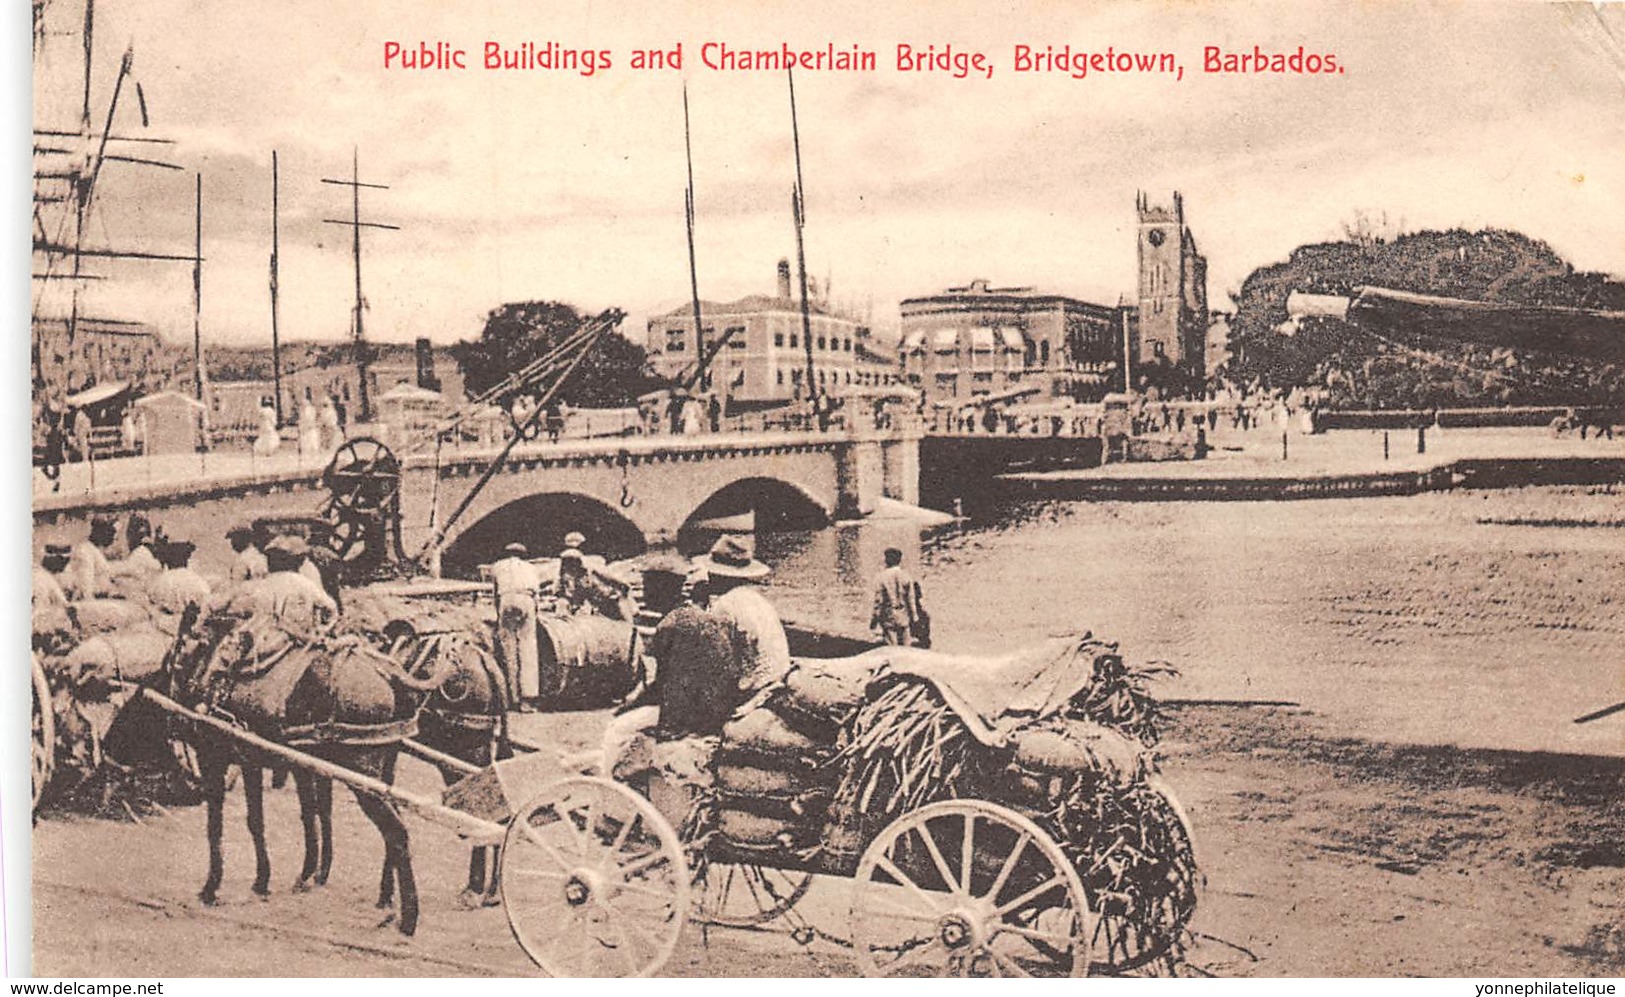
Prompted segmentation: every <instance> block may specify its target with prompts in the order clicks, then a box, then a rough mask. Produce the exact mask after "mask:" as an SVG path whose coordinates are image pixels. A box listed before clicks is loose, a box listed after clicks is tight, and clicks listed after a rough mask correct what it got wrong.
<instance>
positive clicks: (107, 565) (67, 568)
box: [33, 512, 341, 653]
mask: <svg viewBox="0 0 1625 997" xmlns="http://www.w3.org/2000/svg"><path fill="white" fill-rule="evenodd" d="M227 538H228V540H229V541H230V543H231V546H232V549H233V551H234V552H235V558H234V559H233V561H232V563H231V567H230V570H229V572H228V573H227V575H226V576H225V577H224V578H218V577H217V578H213V579H211V578H209V577H208V576H207V575H205V574H203V573H200V572H198V571H196V570H195V569H194V568H193V567H192V555H193V553H194V552H195V551H196V549H197V548H196V545H195V544H193V543H192V542H190V541H188V540H183V539H177V538H174V537H171V536H169V535H168V534H167V533H166V532H165V531H164V529H163V528H161V527H160V528H156V529H155V528H154V527H153V526H152V524H151V522H150V521H149V520H148V518H147V517H146V516H145V515H144V514H142V513H139V512H137V513H132V514H130V515H129V517H128V518H127V520H126V521H125V525H124V530H123V531H122V534H121V532H120V530H119V529H118V523H117V521H116V520H114V519H111V518H108V517H97V518H95V519H93V520H91V523H90V528H89V531H88V535H87V536H86V537H85V538H84V539H82V540H80V541H79V542H77V543H74V544H54V543H53V544H47V545H46V546H45V552H44V556H43V557H42V558H41V561H40V566H39V567H38V568H36V569H34V577H33V636H34V645H35V648H36V649H37V650H43V651H46V652H47V653H52V652H55V653H60V652H61V651H63V650H65V649H66V648H67V647H71V646H72V645H73V644H74V643H76V642H77V640H78V639H79V638H80V637H81V636H83V634H82V633H81V632H80V631H81V629H82V628H81V627H80V625H79V623H78V622H77V620H76V617H77V616H78V615H80V614H78V613H76V612H74V608H75V607H77V606H82V605H83V604H85V603H88V602H92V601H98V600H121V601H123V602H125V603H127V604H129V605H130V606H132V607H135V609H136V610H137V611H138V612H142V613H145V614H146V615H147V616H148V618H149V619H150V620H151V622H153V623H154V624H155V625H156V626H157V628H158V629H159V630H160V631H162V632H164V633H165V634H168V635H170V636H173V635H174V634H175V632H176V629H177V626H178V621H179V620H180V618H181V617H182V615H183V614H184V613H185V612H186V610H187V608H188V607H189V606H196V607H197V609H198V610H199V611H206V612H214V611H221V610H224V611H227V612H236V613H243V614H247V613H251V612H264V613H267V614H269V615H270V616H271V617H273V618H275V619H277V620H278V621H280V622H282V623H284V624H286V625H288V626H291V627H298V628H302V629H312V628H318V627H323V626H326V625H327V624H328V623H330V622H331V621H332V620H333V619H334V618H335V617H336V615H337V613H338V610H339V600H340V598H341V594H340V588H339V584H338V577H337V568H336V563H335V559H334V557H333V555H332V554H331V552H329V551H327V550H326V549H325V548H323V547H312V546H310V545H309V544H308V543H307V542H306V541H305V540H303V539H301V538H300V537H297V536H277V537H266V536H264V535H262V534H260V533H257V532H256V531H255V530H254V529H253V528H251V527H248V526H238V527H235V528H233V529H232V530H230V531H229V532H228V533H227Z"/></svg>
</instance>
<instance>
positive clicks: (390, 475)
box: [322, 436, 401, 561]
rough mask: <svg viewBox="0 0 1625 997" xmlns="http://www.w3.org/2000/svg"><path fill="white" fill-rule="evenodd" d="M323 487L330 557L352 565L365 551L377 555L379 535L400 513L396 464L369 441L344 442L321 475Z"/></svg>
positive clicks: (365, 438)
mask: <svg viewBox="0 0 1625 997" xmlns="http://www.w3.org/2000/svg"><path fill="white" fill-rule="evenodd" d="M322 484H323V485H324V486H325V487H326V488H327V491H328V498H327V503H326V505H325V506H324V507H323V518H324V519H325V520H326V521H327V525H328V532H327V542H328V546H329V547H330V548H331V549H332V551H333V553H335V554H337V555H338V557H339V559H340V560H341V561H351V560H355V559H356V558H358V557H360V556H362V554H363V553H364V552H365V551H367V550H368V549H369V548H372V549H374V550H375V552H382V550H383V548H382V546H381V545H382V543H383V540H384V538H383V536H382V535H381V534H380V531H381V530H382V529H383V524H385V523H386V522H390V521H393V520H394V519H395V517H396V516H397V514H398V513H399V510H400V491H401V462H400V460H399V458H397V457H396V456H395V454H394V453H393V452H391V451H390V449H389V448H388V447H386V446H384V444H382V443H380V442H379V441H377V440H375V439H373V438H371V437H370V436H358V437H356V438H355V439H353V440H346V441H345V442H344V445H343V446H341V447H339V449H338V451H337V452H336V453H334V454H333V459H332V460H331V461H329V462H328V464H327V469H326V470H325V471H323V472H322Z"/></svg>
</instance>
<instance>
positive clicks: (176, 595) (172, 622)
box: [147, 541, 210, 636]
mask: <svg viewBox="0 0 1625 997" xmlns="http://www.w3.org/2000/svg"><path fill="white" fill-rule="evenodd" d="M192 550H193V545H192V544H190V543H186V542H184V541H182V542H175V541H170V542H168V543H165V544H162V545H160V546H159V548H158V553H157V557H158V561H159V563H160V564H162V565H163V566H164V572H163V574H161V575H159V576H158V577H157V578H154V579H153V580H152V584H150V585H148V586H147V598H148V599H149V600H150V601H151V603H152V610H153V621H154V622H155V623H156V624H157V625H158V629H159V630H161V631H163V632H164V633H166V634H169V635H170V636H174V634H175V631H176V630H177V629H178V627H179V623H180V619H181V616H182V615H183V614H184V613H185V612H186V607H187V606H198V607H199V608H207V607H208V605H209V594H210V593H209V583H208V582H206V581H204V580H203V576H201V575H199V574H198V573H197V572H195V571H193V570H192V567H191V560H192Z"/></svg>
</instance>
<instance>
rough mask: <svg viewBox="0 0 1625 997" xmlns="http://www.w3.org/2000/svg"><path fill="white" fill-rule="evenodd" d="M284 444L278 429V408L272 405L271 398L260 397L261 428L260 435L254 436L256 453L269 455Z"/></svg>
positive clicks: (264, 455)
mask: <svg viewBox="0 0 1625 997" xmlns="http://www.w3.org/2000/svg"><path fill="white" fill-rule="evenodd" d="M281 445H282V436H281V434H280V432H278V430H277V425H276V409H274V408H272V407H271V399H269V398H262V399H260V429H259V435H258V436H256V437H254V453H255V454H256V455H258V456H260V457H269V456H271V455H272V454H274V453H276V451H277V448H278V447H280V446H281Z"/></svg>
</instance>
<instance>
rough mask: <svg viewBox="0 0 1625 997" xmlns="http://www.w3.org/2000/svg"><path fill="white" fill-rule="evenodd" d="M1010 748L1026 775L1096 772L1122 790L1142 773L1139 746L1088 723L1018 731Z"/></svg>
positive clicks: (1061, 723) (1051, 724)
mask: <svg viewBox="0 0 1625 997" xmlns="http://www.w3.org/2000/svg"><path fill="white" fill-rule="evenodd" d="M1010 747H1011V748H1012V749H1013V751H1014V761H1015V764H1016V765H1017V766H1018V767H1019V768H1022V769H1025V770H1027V771H1029V772H1037V773H1054V774H1058V775H1067V774H1071V773H1076V772H1095V773H1098V774H1099V775H1100V776H1101V777H1102V778H1105V779H1107V780H1109V781H1110V782H1112V783H1114V784H1117V785H1120V786H1122V785H1128V784H1129V783H1131V782H1134V781H1135V780H1136V779H1138V778H1140V777H1141V776H1142V775H1143V774H1144V771H1145V753H1144V749H1143V748H1142V747H1141V746H1140V745H1139V744H1138V743H1136V742H1134V741H1131V740H1129V739H1128V738H1126V737H1124V736H1123V735H1122V734H1119V733H1117V732H1116V731H1114V730H1111V729H1110V728H1107V727H1102V726H1101V725H1100V724H1097V723H1094V722H1092V721H1089V720H1078V719H1067V720H1059V721H1052V722H1048V723H1044V724H1041V725H1038V726H1034V727H1027V728H1024V729H1021V730H1018V731H1016V732H1015V733H1014V734H1012V735H1011V736H1010Z"/></svg>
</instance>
